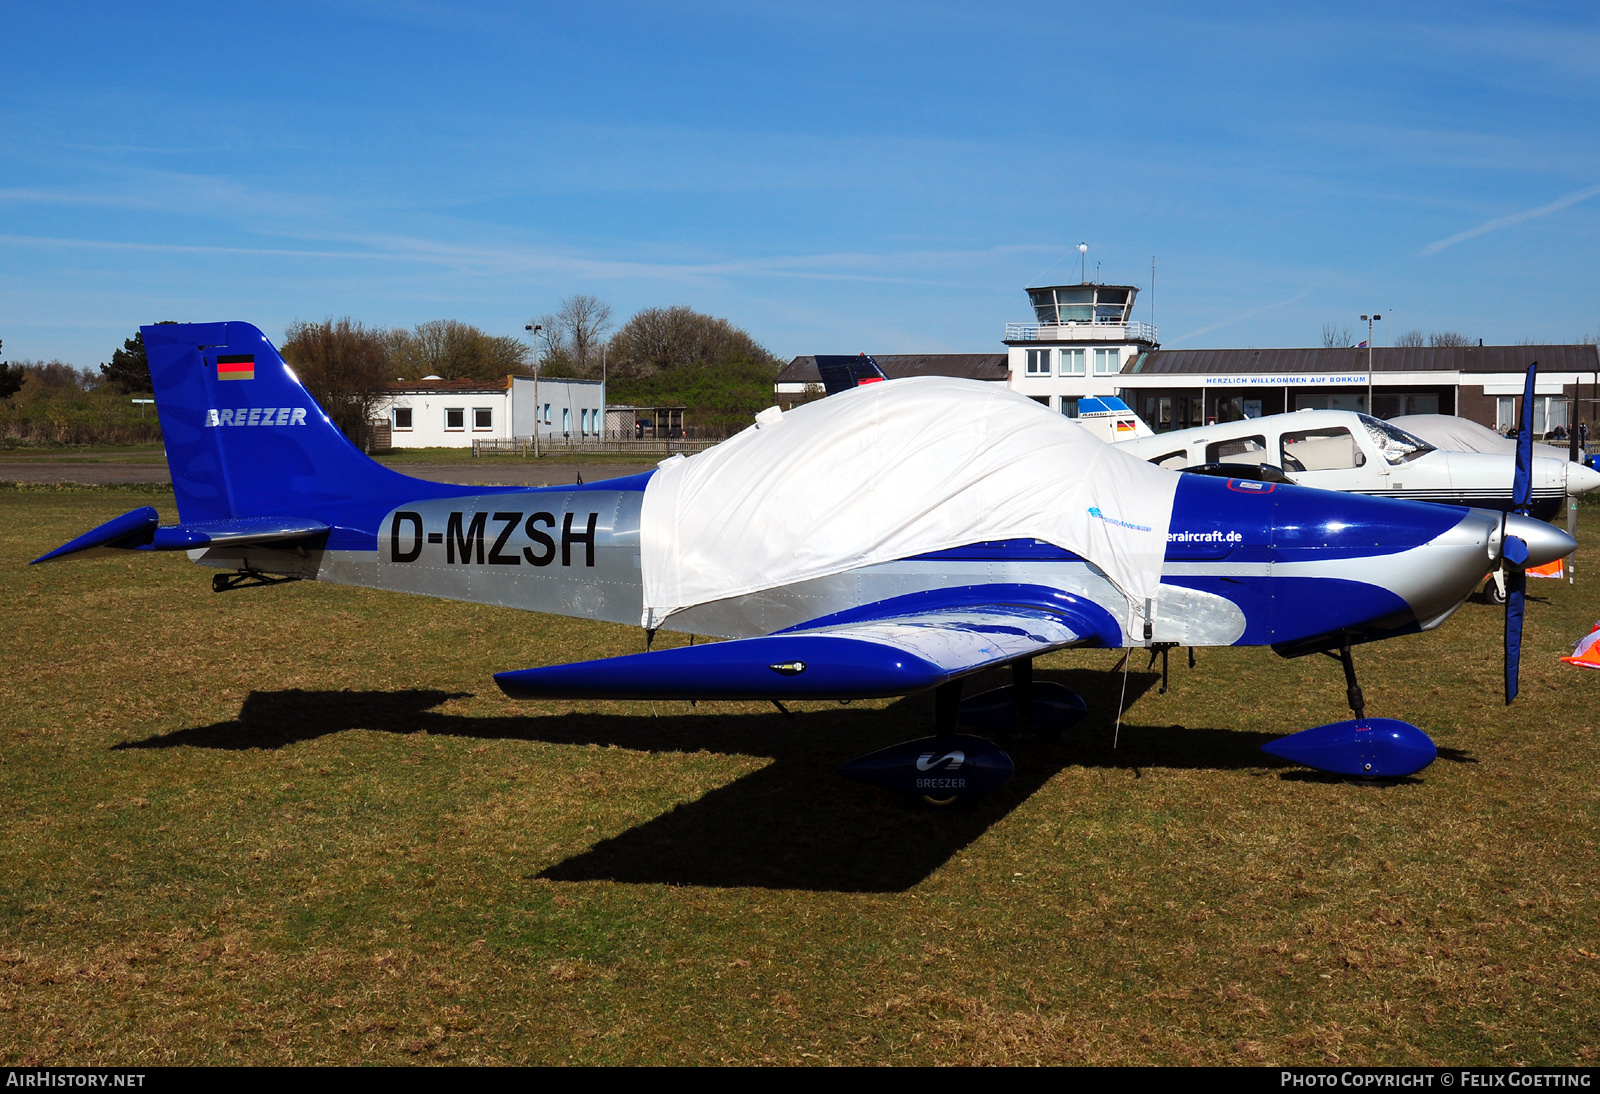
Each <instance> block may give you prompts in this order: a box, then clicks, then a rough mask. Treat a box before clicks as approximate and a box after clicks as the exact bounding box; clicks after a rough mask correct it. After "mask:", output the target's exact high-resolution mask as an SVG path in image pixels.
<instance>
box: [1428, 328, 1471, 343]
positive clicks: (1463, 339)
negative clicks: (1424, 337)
mask: <svg viewBox="0 0 1600 1094" xmlns="http://www.w3.org/2000/svg"><path fill="white" fill-rule="evenodd" d="M1472 344H1473V342H1472V339H1470V338H1468V337H1467V336H1466V335H1464V334H1457V333H1456V332H1455V331H1453V330H1436V331H1434V332H1433V333H1432V334H1430V335H1428V345H1430V346H1470V345H1472Z"/></svg>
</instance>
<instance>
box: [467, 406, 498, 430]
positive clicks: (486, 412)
mask: <svg viewBox="0 0 1600 1094" xmlns="http://www.w3.org/2000/svg"><path fill="white" fill-rule="evenodd" d="M472 428H473V429H493V428H494V411H493V410H492V409H491V408H489V407H486V406H475V407H473V408H472Z"/></svg>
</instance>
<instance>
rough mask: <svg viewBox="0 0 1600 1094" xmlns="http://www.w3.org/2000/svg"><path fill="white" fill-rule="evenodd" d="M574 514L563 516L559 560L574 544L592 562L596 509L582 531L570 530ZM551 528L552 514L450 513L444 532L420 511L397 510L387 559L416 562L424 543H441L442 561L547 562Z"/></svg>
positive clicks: (567, 558) (564, 561)
mask: <svg viewBox="0 0 1600 1094" xmlns="http://www.w3.org/2000/svg"><path fill="white" fill-rule="evenodd" d="M524 517H526V519H524ZM572 518H573V514H572V513H563V514H562V515H561V549H560V554H561V565H563V566H571V565H572V564H573V562H572V549H573V547H574V546H577V545H580V544H581V545H582V546H583V563H582V564H583V565H584V566H593V565H594V530H595V525H596V524H597V523H598V521H599V519H600V514H599V513H590V514H589V521H588V525H587V526H586V527H585V528H584V529H583V530H582V531H575V530H574V529H573V527H572ZM491 522H493V523H492V526H491ZM434 527H436V528H437V527H438V525H435V526H434ZM555 528H556V518H555V514H554V513H546V512H538V513H527V514H524V513H521V512H502V513H471V514H468V513H451V514H449V515H448V517H447V518H446V519H445V525H444V530H443V531H442V532H430V531H428V530H427V529H426V528H425V527H424V525H423V519H422V514H421V513H417V512H406V511H400V512H397V513H395V514H394V516H393V518H392V519H391V520H390V522H389V561H390V562H416V561H417V560H418V559H420V558H421V557H422V548H423V545H424V544H425V543H426V544H442V545H443V546H444V561H445V563H446V565H477V566H484V565H488V566H520V565H522V564H523V563H524V562H526V563H527V564H528V565H530V566H549V565H550V564H551V563H553V562H554V561H555V560H556V538H555V536H554V534H553V533H554V532H555ZM547 529H548V531H547ZM519 533H520V534H519Z"/></svg>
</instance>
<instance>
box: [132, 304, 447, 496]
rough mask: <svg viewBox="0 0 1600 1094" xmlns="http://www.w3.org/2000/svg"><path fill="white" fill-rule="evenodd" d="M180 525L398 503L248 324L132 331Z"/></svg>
mask: <svg viewBox="0 0 1600 1094" xmlns="http://www.w3.org/2000/svg"><path fill="white" fill-rule="evenodd" d="M140 331H141V333H142V334H143V335H144V344H145V350H146V352H147V354H148V355H149V360H150V378H151V380H152V381H153V383H154V386H155V398H156V410H157V412H158V414H159V416H160V419H161V434H162V439H163V441H164V443H165V445H166V451H167V465H168V467H169V469H170V470H171V473H172V487H173V490H174V492H175V493H176V495H177V502H178V515H179V518H180V519H181V520H182V521H183V522H184V523H185V524H196V523H202V522H206V521H217V520H229V519H233V518H237V517H248V516H260V515H263V514H272V513H286V512H306V511H308V510H309V509H313V508H314V509H322V508H323V507H325V506H329V505H332V506H339V505H343V504H349V503H352V502H356V503H361V502H365V503H369V504H370V503H371V502H373V501H376V500H378V499H380V498H383V497H387V496H397V497H402V496H407V495H409V494H411V493H413V488H414V487H416V486H418V485H421V484H420V483H419V482H418V481H417V480H415V479H411V478H409V477H407V476H405V475H401V474H399V473H397V472H394V471H390V470H389V469H388V468H386V467H382V466H380V465H378V464H376V463H374V462H373V461H372V460H370V459H368V458H367V456H365V455H364V454H363V453H362V452H361V451H360V450H359V449H357V448H356V447H355V445H353V444H351V443H350V441H349V440H347V439H346V438H345V436H344V434H343V433H341V432H340V431H339V428H338V427H337V426H335V425H334V424H333V421H332V419H330V418H329V417H328V416H327V414H326V413H324V412H323V410H322V408H321V407H320V406H318V405H317V402H316V400H315V399H313V398H312V397H311V394H310V393H309V392H308V391H306V389H305V386H304V385H303V384H301V382H300V380H299V378H298V377H296V376H295V374H294V371H293V370H292V369H290V368H289V366H288V364H287V363H286V362H285V361H284V360H283V358H282V357H281V356H280V355H279V353H278V351H277V349H275V348H274V347H273V345H272V343H271V342H269V341H267V338H266V336H265V335H263V334H262V333H261V331H260V330H258V329H257V328H256V327H254V326H252V325H251V324H249V323H241V322H230V323H163V324H160V325H157V326H149V327H141V328H140Z"/></svg>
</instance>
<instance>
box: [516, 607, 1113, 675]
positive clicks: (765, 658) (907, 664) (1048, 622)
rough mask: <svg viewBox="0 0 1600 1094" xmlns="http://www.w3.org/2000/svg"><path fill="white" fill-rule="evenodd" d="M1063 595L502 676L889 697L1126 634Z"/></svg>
mask: <svg viewBox="0 0 1600 1094" xmlns="http://www.w3.org/2000/svg"><path fill="white" fill-rule="evenodd" d="M1053 600H1054V601H1056V602H1055V603H1043V604H1009V603H1000V602H996V603H989V604H972V605H964V606H955V607H937V608H928V609H923V610H910V611H906V610H896V609H895V608H887V609H886V610H884V611H883V613H882V614H879V615H875V616H873V615H870V614H869V615H868V616H867V617H861V616H860V615H858V613H851V614H852V615H857V618H854V619H852V620H849V621H842V622H837V621H836V622H830V621H827V620H821V621H818V625H811V624H802V625H801V626H800V627H797V628H791V629H789V630H785V631H780V632H778V633H776V634H769V635H766V636H764V637H761V638H741V639H734V640H731V641H727V642H711V643H707V644H705V645H698V646H679V647H676V648H673V649H666V650H656V651H653V652H650V653H636V654H632V655H630V656H627V657H611V658H606V659H605V660H601V661H580V662H577V663H574V664H570V665H551V666H549V667H547V668H538V669H521V670H518V671H514V672H502V673H498V674H496V676H495V682H496V683H498V684H499V685H500V688H501V690H503V691H504V692H505V693H506V694H507V695H509V696H511V697H512V698H514V699H780V700H781V699H880V698H888V697H890V696H895V695H906V694H909V693H911V692H915V691H922V690H924V689H927V688H931V687H935V686H937V685H939V684H943V683H945V682H947V681H949V680H952V679H955V678H956V677H959V676H965V675H967V674H969V673H973V672H977V671H979V670H981V669H985V668H989V667H991V666H994V665H1001V664H1004V663H1006V662H1008V661H1014V660H1016V659H1018V658H1022V657H1032V656H1035V655H1038V654H1041V653H1048V652H1050V651H1051V650H1058V649H1063V648H1065V647H1067V646H1074V645H1079V644H1094V645H1101V644H1112V643H1113V642H1118V643H1119V642H1120V634H1119V633H1116V634H1114V633H1109V632H1108V630H1107V625H1108V624H1109V626H1110V631H1111V632H1115V631H1116V624H1115V623H1114V622H1113V621H1112V620H1111V618H1110V616H1109V615H1107V614H1106V613H1105V611H1104V610H1103V609H1101V608H1099V606H1098V605H1094V604H1092V603H1088V602H1084V601H1080V600H1077V599H1076V598H1068V597H1063V596H1061V595H1060V594H1056V595H1055V596H1054V597H1053ZM871 607H874V606H869V609H870V608H871ZM876 607H880V608H882V607H884V606H882V605H879V606H876Z"/></svg>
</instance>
